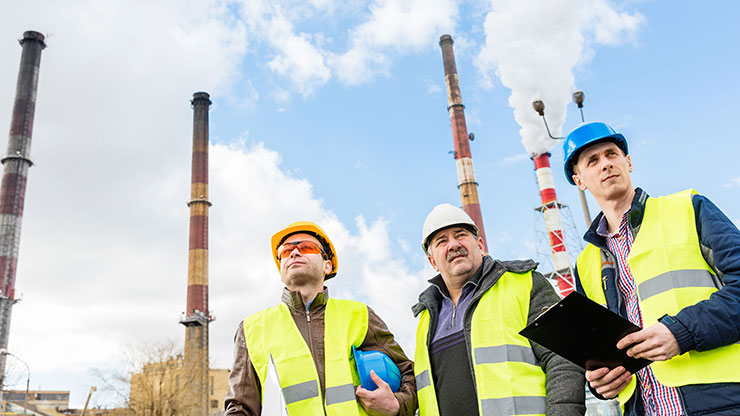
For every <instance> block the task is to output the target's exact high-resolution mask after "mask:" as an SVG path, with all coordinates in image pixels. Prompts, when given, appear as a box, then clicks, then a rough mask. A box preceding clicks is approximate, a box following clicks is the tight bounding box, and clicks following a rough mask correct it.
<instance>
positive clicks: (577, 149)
mask: <svg viewBox="0 0 740 416" xmlns="http://www.w3.org/2000/svg"><path fill="white" fill-rule="evenodd" d="M606 140H609V141H612V142H614V143H616V145H617V146H619V148H620V149H622V151H623V152H624V154H625V155H628V154H629V151H628V150H627V140H625V138H624V136H622V134H621V133H617V132H616V131H615V130H614V129H613V128H611V126H609V125H608V124H606V123H602V122H600V121H592V122H590V123H583V124H581V125H579V126H578V127H576V128H575V129H573V131H571V132H570V133H569V134H568V137H566V138H565V142H564V143H563V159H564V161H565V163H564V168H565V178H566V179H568V182H570V184H571V185H575V182H573V165H575V164H576V162H577V161H578V155H579V154H580V153H581V151H582V150H583V149H585V148H586V147H588V146H590V145H592V144H594V143H596V142H601V141H606Z"/></svg>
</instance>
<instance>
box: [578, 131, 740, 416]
mask: <svg viewBox="0 0 740 416" xmlns="http://www.w3.org/2000/svg"><path fill="white" fill-rule="evenodd" d="M563 153H564V158H565V176H566V178H567V179H568V181H569V182H570V183H571V184H573V185H576V186H578V187H579V188H580V189H582V190H584V191H585V190H589V192H591V195H592V196H593V197H594V199H595V200H596V202H597V203H598V204H599V207H600V208H601V210H602V211H601V213H599V215H598V216H597V217H596V219H595V220H594V221H593V223H592V224H591V226H590V228H589V230H588V231H587V232H586V234H585V235H584V239H585V240H586V241H587V242H588V243H589V244H588V246H587V247H586V248H585V249H584V251H583V252H582V253H581V254H580V256H579V257H578V262H577V265H576V273H575V275H576V276H575V278H576V290H577V291H578V292H580V293H581V294H584V295H586V296H588V297H589V298H591V299H593V300H594V301H596V302H598V303H600V304H602V305H604V306H606V307H608V308H609V309H610V310H612V311H613V312H615V313H618V314H620V315H621V316H623V317H625V318H627V319H629V320H630V321H631V322H633V323H635V324H636V325H638V326H639V327H641V328H642V330H640V331H638V332H635V333H632V334H630V335H627V336H625V337H624V338H622V339H621V340H620V341H619V342H618V343H617V347H618V348H620V349H626V350H627V354H628V355H630V356H632V357H637V358H645V359H648V360H652V361H653V363H652V364H651V365H649V366H648V367H645V368H644V369H642V370H640V371H638V372H637V373H636V374H630V373H629V372H628V371H626V370H625V369H624V368H623V367H616V368H611V369H610V368H598V369H591V370H590V371H587V372H586V379H587V380H588V382H589V386H590V388H591V390H592V391H593V392H594V393H595V394H596V395H597V397H601V398H613V397H618V398H619V401H620V405H621V406H622V409H623V411H624V412H625V414H626V415H661V416H663V415H668V416H674V415H675V416H681V415H686V416H690V415H708V414H712V415H740V342H738V341H740V231H739V230H738V229H737V227H736V226H735V225H734V224H733V223H732V221H730V220H729V219H728V218H727V217H726V216H725V215H724V214H723V213H722V211H720V210H719V208H717V207H716V206H715V205H714V204H713V203H712V202H711V201H710V200H709V199H707V198H706V197H704V196H701V195H698V194H697V193H696V191H694V190H687V191H684V192H680V193H677V194H673V195H668V196H662V197H657V198H652V197H649V196H648V195H647V193H646V192H645V191H643V190H642V189H640V188H634V187H633V186H632V180H631V177H630V173H631V172H632V160H631V158H630V156H629V149H628V145H627V141H626V140H625V138H624V136H623V135H622V134H620V133H617V132H616V131H615V130H614V129H613V128H611V127H610V126H608V125H606V124H604V123H600V122H592V123H585V124H582V125H580V126H578V127H577V128H576V129H574V130H573V131H572V132H571V133H570V134H569V135H568V137H567V138H566V140H565V143H564V145H563Z"/></svg>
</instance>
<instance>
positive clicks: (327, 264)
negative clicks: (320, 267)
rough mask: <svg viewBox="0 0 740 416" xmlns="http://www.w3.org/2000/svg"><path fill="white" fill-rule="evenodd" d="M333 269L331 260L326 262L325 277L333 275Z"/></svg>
mask: <svg viewBox="0 0 740 416" xmlns="http://www.w3.org/2000/svg"><path fill="white" fill-rule="evenodd" d="M333 267H334V265H333V264H332V263H331V260H324V275H327V274H329V273H331V269H332V268H333Z"/></svg>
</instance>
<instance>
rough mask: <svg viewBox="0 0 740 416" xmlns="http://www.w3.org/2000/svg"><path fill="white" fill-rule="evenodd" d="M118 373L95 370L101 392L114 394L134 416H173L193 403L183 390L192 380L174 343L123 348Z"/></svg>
mask: <svg viewBox="0 0 740 416" xmlns="http://www.w3.org/2000/svg"><path fill="white" fill-rule="evenodd" d="M121 356H122V358H121V362H120V364H121V366H120V367H119V369H118V370H107V371H106V370H94V371H93V374H94V375H95V376H96V377H97V378H98V379H99V380H100V382H101V387H100V388H99V390H100V391H103V392H108V393H110V394H113V395H114V396H115V397H116V398H117V400H118V401H119V403H121V404H123V406H124V407H128V408H129V409H131V410H132V411H133V413H134V414H135V415H136V416H174V415H181V414H184V413H185V410H186V409H188V408H189V407H190V406H191V405H192V403H190V400H192V398H191V397H189V395H187V394H186V391H187V389H188V387H189V386H190V384H191V383H193V381H194V377H193V375H191V374H187V372H186V371H185V366H184V365H183V364H184V361H183V353H182V348H181V347H179V346H178V344H176V343H175V342H174V341H172V340H167V341H160V342H148V343H143V344H141V345H139V346H137V347H131V346H128V347H125V348H123V350H122V353H121Z"/></svg>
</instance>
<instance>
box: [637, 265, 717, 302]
mask: <svg viewBox="0 0 740 416" xmlns="http://www.w3.org/2000/svg"><path fill="white" fill-rule="evenodd" d="M683 287H716V286H715V285H714V281H713V280H712V275H711V273H709V272H708V271H706V270H671V271H669V272H666V273H663V274H661V275H658V276H655V277H653V278H651V279H649V280H646V281H644V282H642V283H640V284H639V285H638V286H637V291H638V292H639V293H640V300H641V301H645V299H648V298H650V297H652V296H655V295H659V294H661V293H663V292H667V291H669V290H671V289H678V288H683Z"/></svg>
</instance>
